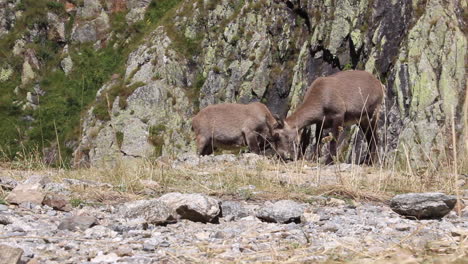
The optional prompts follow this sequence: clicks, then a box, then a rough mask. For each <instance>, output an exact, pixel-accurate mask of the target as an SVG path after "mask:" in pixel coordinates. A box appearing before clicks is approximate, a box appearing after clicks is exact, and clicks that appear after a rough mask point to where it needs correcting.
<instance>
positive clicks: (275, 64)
mask: <svg viewBox="0 0 468 264" xmlns="http://www.w3.org/2000/svg"><path fill="white" fill-rule="evenodd" d="M188 5H190V8H191V10H193V11H191V12H190V15H187V16H175V17H174V18H173V19H172V21H173V23H174V24H175V25H176V28H177V30H178V31H180V32H183V35H184V36H183V37H185V38H186V39H188V40H189V41H193V43H196V44H197V45H198V46H197V47H196V48H195V49H196V50H195V51H194V52H193V53H191V52H192V51H187V50H184V49H183V48H182V49H181V48H176V47H177V44H176V43H174V42H173V41H174V39H173V38H171V37H169V35H170V34H169V33H168V32H169V31H171V30H174V29H172V28H169V27H168V26H164V27H160V28H158V29H156V30H155V31H154V32H153V33H152V34H151V35H150V36H149V37H148V38H147V39H146V41H145V43H143V44H142V45H140V46H139V47H138V48H137V49H136V50H135V51H134V52H132V53H131V54H130V56H129V57H128V60H127V64H126V75H125V78H126V79H127V82H129V83H130V84H131V83H135V82H137V81H140V82H143V83H145V86H142V87H141V88H138V89H136V90H135V92H134V94H133V95H132V96H130V97H129V98H128V99H127V102H128V107H126V109H122V108H119V107H118V106H117V104H116V103H115V102H114V104H112V105H113V107H112V111H113V113H114V114H115V115H114V116H111V118H110V119H111V120H110V121H105V122H100V121H97V120H96V118H95V117H94V116H93V115H91V114H90V115H89V116H88V117H87V118H86V121H85V126H84V131H83V133H82V134H83V135H84V136H83V138H82V139H81V144H80V147H79V148H78V149H77V154H76V156H80V157H86V159H87V160H90V162H91V163H92V164H96V162H98V161H99V160H102V159H105V157H110V158H111V159H115V158H116V157H122V156H123V157H141V156H148V155H151V154H150V153H153V154H154V153H155V149H156V150H157V151H156V153H157V155H159V154H163V155H164V154H169V153H174V152H182V151H187V149H193V142H191V141H192V140H189V139H190V137H191V136H190V133H187V132H188V131H189V130H188V129H186V128H187V127H189V126H190V124H189V122H187V121H188V120H190V117H191V116H192V115H193V113H194V112H196V111H197V109H198V108H200V107H204V106H207V105H209V104H214V103H221V102H243V103H246V102H250V101H260V100H262V101H263V102H265V103H266V104H267V105H268V106H269V108H270V109H271V110H272V111H273V112H274V113H276V114H279V115H280V116H282V117H284V116H286V114H287V113H290V112H291V111H293V110H294V109H295V107H296V106H297V105H298V104H299V103H300V102H301V100H302V97H303V94H304V93H305V91H306V89H307V88H308V86H309V85H310V83H312V82H313V81H314V80H315V79H316V78H317V77H320V76H325V75H330V74H332V73H335V72H337V71H340V70H347V69H365V70H367V71H369V72H372V73H373V74H375V75H376V76H377V77H379V78H380V79H382V80H383V82H384V84H385V85H386V87H387V96H386V102H385V107H384V110H383V112H384V114H383V115H382V116H383V118H382V119H383V120H386V122H387V124H388V125H387V126H385V127H384V128H382V129H386V131H384V132H383V133H381V135H385V136H386V138H385V139H384V140H383V142H386V143H387V146H385V153H386V155H385V157H383V158H387V157H390V156H391V155H393V154H392V153H393V152H392V151H393V150H396V151H397V152H395V154H396V153H403V151H401V149H400V147H401V146H402V145H401V142H405V145H406V146H409V147H408V149H407V151H409V152H410V157H411V158H410V159H411V164H414V166H419V165H421V164H423V163H424V162H425V158H424V156H422V155H420V154H421V153H432V152H433V149H434V148H433V147H435V148H436V149H439V150H440V149H442V148H444V147H445V146H447V143H442V142H448V141H447V140H446V138H445V137H444V136H443V134H444V131H445V130H446V129H447V128H448V125H449V123H450V122H449V118H448V117H449V116H450V115H451V110H450V108H451V107H452V106H453V107H455V110H456V111H455V113H457V112H458V113H461V111H458V110H459V109H461V108H460V107H461V106H462V104H463V99H462V98H464V97H463V96H457V95H461V94H463V93H464V92H463V91H464V87H465V85H466V80H465V78H464V76H465V67H464V61H465V58H466V47H467V44H466V39H465V38H464V36H463V32H462V30H461V29H462V24H461V22H460V21H461V20H460V19H459V17H460V14H459V13H458V11H457V10H461V9H460V5H462V4H461V3H460V2H457V3H455V2H450V3H448V2H445V1H442V0H428V1H424V2H416V1H409V0H401V1H396V2H391V3H390V2H389V1H383V0H379V1H348V0H347V1H340V2H339V3H337V4H336V5H335V4H332V2H322V1H316V0H309V1H288V2H280V1H273V0H268V1H265V2H264V4H261V5H260V4H255V3H254V2H250V1H234V2H232V3H230V2H229V3H228V1H219V2H216V4H213V5H212V6H209V7H208V6H206V4H203V3H201V2H198V3H193V4H192V3H190V4H187V6H185V5H181V6H180V7H178V10H179V12H180V13H184V12H183V11H184V10H186V9H188V8H189V7H188ZM135 10H137V9H135ZM427 10H434V12H428V11H427ZM332 14H333V15H332ZM127 16H128V17H131V16H132V15H131V13H129V14H128V15H127ZM205 25H207V26H208V27H211V26H213V27H216V26H219V27H220V28H219V30H210V31H208V32H206V30H205ZM439 51H443V52H439ZM193 62H196V63H195V64H196V65H197V66H195V65H194V64H193ZM441 65H443V67H441ZM448 76H451V77H448ZM163 84H164V85H163ZM110 86H111V84H106V85H104V86H103V88H102V91H105V90H106V89H109V88H108V87H110ZM181 88H182V89H181ZM184 89H186V90H188V91H191V92H189V93H188V94H187V93H185V94H184V92H182V91H183V90H184ZM168 91H170V92H168ZM167 103H169V104H167ZM141 106H145V111H141V109H140V107H141ZM162 106H165V108H163V107H162ZM146 109H153V111H151V112H152V113H153V115H150V116H148V115H147V113H148V111H146ZM457 109H458V110H457ZM130 113H133V114H131V115H130ZM156 113H161V114H156ZM168 116H172V117H174V118H168ZM456 118H457V122H458V121H459V120H461V119H459V118H460V117H458V116H456ZM148 120H149V121H148ZM145 121H146V122H145ZM460 124H461V123H460ZM116 127H117V129H115V128H116ZM151 127H159V130H156V131H157V132H158V142H157V144H156V145H155V144H150V143H148V140H147V138H148V137H149V135H148V133H147V132H148V131H149V130H151ZM427 127H431V129H424V128H427ZM96 130H99V133H98V135H97V136H94V137H92V136H91V134H93V135H94V134H95V131H96ZM116 131H117V132H118V133H121V134H123V141H122V143H121V144H120V147H119V146H118V144H116V142H117V140H116V138H117V137H116V135H117V134H116V133H117V132H116ZM345 132H346V133H345V135H344V136H345V140H343V144H342V145H343V148H342V149H343V151H344V153H343V156H344V157H345V158H346V159H347V160H348V161H351V160H354V161H357V162H359V161H360V160H359V157H364V156H365V155H362V154H361V155H359V153H360V152H361V151H365V143H361V139H362V136H361V135H360V133H359V131H358V129H357V128H351V129H347V130H346V131H345ZM312 134H313V133H312ZM416 138H417V139H418V140H415V139H416ZM356 140H357V142H358V143H357V144H353V148H347V147H346V145H347V144H348V143H349V142H351V141H356ZM399 142H400V143H399ZM190 143H192V144H190ZM382 147H383V146H382ZM421 150H424V151H421ZM78 153H79V154H78ZM441 153H443V151H436V150H435V151H434V155H433V156H431V157H439V156H440V155H443V154H441ZM122 154H123V155H122ZM431 155H432V154H431ZM440 158H441V159H442V158H444V157H442V156H440ZM397 160H398V159H397ZM403 160H404V159H402V161H403ZM434 160H435V162H437V160H439V158H435V159H434Z"/></svg>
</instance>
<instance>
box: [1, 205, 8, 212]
mask: <svg viewBox="0 0 468 264" xmlns="http://www.w3.org/2000/svg"><path fill="white" fill-rule="evenodd" d="M6 210H8V206H6V205H4V204H0V212H2V211H6Z"/></svg>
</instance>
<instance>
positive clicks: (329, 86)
mask: <svg viewBox="0 0 468 264" xmlns="http://www.w3.org/2000/svg"><path fill="white" fill-rule="evenodd" d="M384 90H385V86H383V85H382V83H381V82H380V81H379V80H377V79H376V78H375V77H374V76H372V74H370V73H368V72H365V71H344V72H338V73H335V74H333V75H330V76H328V77H320V78H318V79H316V80H315V81H314V82H313V83H312V85H311V86H310V87H309V89H308V90H307V92H306V94H305V96H304V100H303V102H302V104H301V105H299V107H298V108H297V110H296V111H295V112H294V113H293V114H291V115H290V116H289V117H287V118H286V119H285V121H284V126H283V127H280V128H278V129H276V130H275V132H274V138H275V141H276V150H277V152H278V153H279V155H280V156H282V157H283V158H286V159H289V158H291V157H292V155H296V156H294V157H295V158H296V157H297V154H298V152H299V150H298V146H299V141H300V136H299V135H300V133H299V132H300V131H301V130H302V129H303V128H304V127H306V126H309V125H313V124H315V125H316V129H315V131H316V132H315V139H316V145H315V147H314V149H315V150H317V155H318V156H319V155H320V152H319V150H320V141H321V135H322V130H323V129H328V128H331V132H332V136H333V138H332V140H331V141H330V156H329V157H328V158H327V163H332V162H333V157H336V145H337V140H338V136H339V133H340V131H341V130H342V129H343V127H344V126H345V125H352V124H358V125H359V126H360V128H361V129H362V131H363V132H364V134H365V135H366V140H367V143H368V145H369V151H368V153H367V156H366V160H365V162H366V163H371V162H373V159H375V151H376V145H377V135H376V128H377V121H378V118H379V110H380V105H381V103H382V99H383V96H384Z"/></svg>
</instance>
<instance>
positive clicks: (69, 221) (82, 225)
mask: <svg viewBox="0 0 468 264" xmlns="http://www.w3.org/2000/svg"><path fill="white" fill-rule="evenodd" d="M97 224H98V222H97V219H96V218H94V217H92V216H87V215H76V216H70V217H67V218H65V219H64V220H63V221H62V222H61V223H60V225H59V226H58V229H60V230H70V231H77V230H86V229H88V228H90V227H92V226H95V225H97Z"/></svg>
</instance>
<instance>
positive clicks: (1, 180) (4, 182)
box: [0, 176, 18, 191]
mask: <svg viewBox="0 0 468 264" xmlns="http://www.w3.org/2000/svg"><path fill="white" fill-rule="evenodd" d="M17 185H18V182H17V181H15V180H13V179H12V178H10V177H5V176H0V187H1V188H2V189H4V190H7V191H11V190H13V188H15V187H16V186H17Z"/></svg>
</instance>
